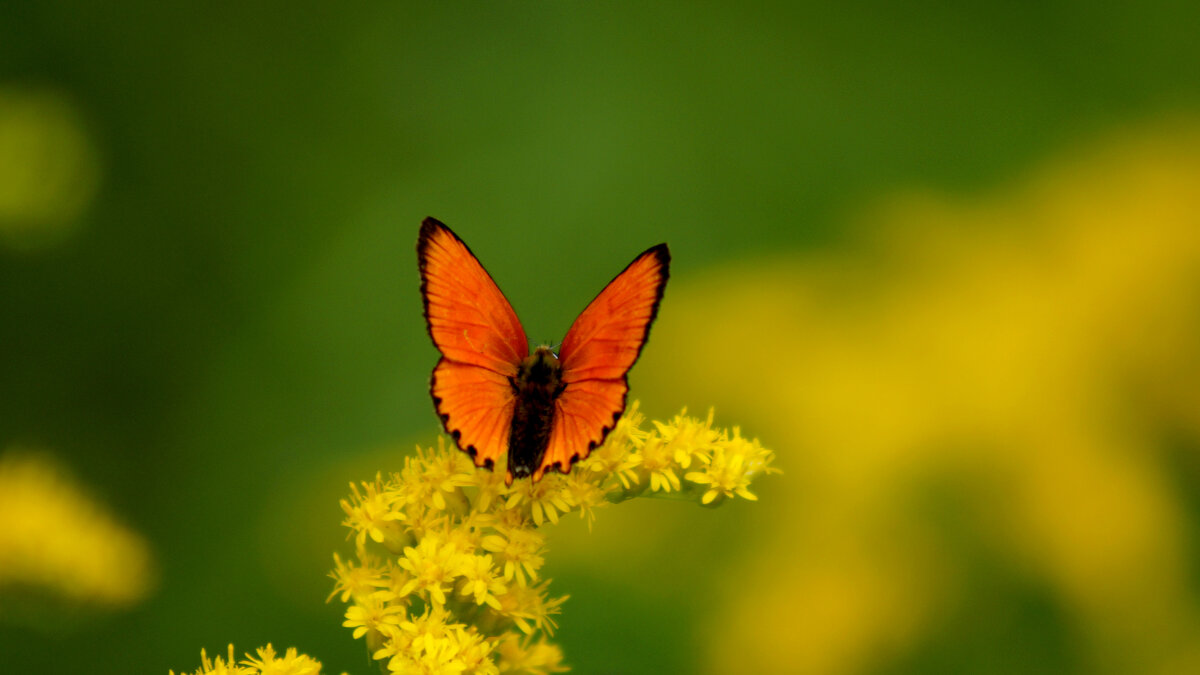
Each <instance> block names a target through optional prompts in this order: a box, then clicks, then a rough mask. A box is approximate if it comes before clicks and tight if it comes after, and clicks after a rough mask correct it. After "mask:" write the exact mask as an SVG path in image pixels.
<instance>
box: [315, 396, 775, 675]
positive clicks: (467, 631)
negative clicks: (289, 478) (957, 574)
mask: <svg viewBox="0 0 1200 675" xmlns="http://www.w3.org/2000/svg"><path fill="white" fill-rule="evenodd" d="M642 422H643V418H642V416H641V414H640V413H639V412H638V404H637V402H636V401H634V402H633V403H632V404H631V405H630V406H629V410H628V411H627V412H626V414H625V416H624V417H623V418H622V419H621V420H620V421H619V422H618V424H617V426H616V428H615V429H614V430H613V432H612V433H611V434H609V437H608V439H607V441H606V442H605V443H604V444H603V445H602V446H600V447H598V448H596V449H595V450H594V451H593V452H592V454H591V456H589V457H588V458H587V459H585V460H584V461H581V462H579V463H578V464H577V465H576V466H574V467H572V471H571V472H570V473H569V474H566V475H563V474H558V473H549V474H547V475H545V476H544V477H543V478H542V480H541V481H539V482H538V483H533V482H532V481H518V482H516V483H515V484H513V485H512V486H508V485H506V484H505V481H504V474H503V472H501V471H496V472H492V471H483V470H476V469H475V467H474V465H473V464H471V462H470V460H469V459H467V457H466V456H465V455H464V454H462V453H461V452H459V451H458V450H457V449H455V448H448V447H447V446H446V444H445V443H444V441H442V440H439V441H438V445H437V447H436V449H435V448H429V449H428V450H425V449H420V448H418V451H417V453H416V455H415V456H414V457H409V458H407V459H406V460H405V466H404V469H403V470H402V471H400V472H399V473H396V474H393V475H392V476H391V477H390V478H389V479H388V480H387V481H386V482H385V481H383V480H382V479H380V478H379V477H376V480H375V482H374V483H364V484H363V486H362V488H363V489H362V490H361V491H360V490H359V489H357V488H354V493H353V495H352V497H351V499H350V500H349V501H346V502H343V509H345V510H346V512H347V514H348V516H350V517H348V518H347V520H346V525H347V526H348V527H350V528H351V529H352V530H353V531H354V533H355V534H356V543H357V546H356V552H357V554H358V557H359V564H358V565H357V566H355V565H354V564H353V563H344V562H343V561H342V560H341V558H340V557H335V558H334V567H335V569H334V572H333V575H332V576H333V577H334V579H335V580H336V583H335V587H334V592H333V594H332V595H331V596H330V597H331V598H332V597H333V596H334V595H339V594H340V597H341V598H342V600H343V601H346V600H350V601H351V602H353V603H354V606H352V607H350V608H349V609H348V611H347V612H346V621H345V625H346V626H347V627H348V628H353V629H354V636H355V637H356V638H357V637H362V636H364V635H365V636H366V637H367V644H368V647H369V651H370V653H371V655H372V657H373V658H374V659H376V660H377V661H386V663H387V668H388V670H389V671H390V672H393V673H422V674H427V673H453V674H455V675H459V674H463V675H466V674H471V675H499V674H500V673H514V674H515V673H525V674H532V675H540V674H549V673H559V672H564V671H565V670H566V668H565V667H564V666H563V665H562V652H561V651H560V650H559V649H558V647H556V646H554V645H552V644H549V643H547V642H545V640H544V639H540V637H539V636H552V635H553V634H554V630H555V629H556V628H557V627H558V624H557V622H556V620H555V617H557V616H558V615H559V614H560V613H561V612H562V604H563V603H564V602H566V600H567V596H560V597H552V596H551V595H550V590H549V589H550V582H549V581H548V580H545V581H539V572H540V570H541V568H542V565H543V564H544V563H545V557H544V554H545V542H546V539H545V535H544V534H543V533H542V532H541V531H540V530H539V528H540V527H543V526H547V525H552V524H556V523H558V521H559V519H560V518H561V516H562V515H564V514H567V513H570V512H572V511H574V510H578V511H579V514H580V517H582V518H585V519H587V520H588V524H589V526H590V525H591V522H592V520H593V519H594V518H595V512H596V509H597V508H598V507H601V506H605V505H608V504H609V503H612V502H619V501H622V500H625V499H629V498H631V497H634V496H637V495H638V494H640V493H641V492H643V491H644V490H645V489H646V487H650V492H649V493H648V494H650V495H651V496H654V495H656V494H666V493H670V495H671V496H672V497H675V498H682V499H689V500H695V501H696V502H699V503H703V504H716V503H717V502H718V501H719V500H718V499H717V497H718V496H724V495H726V493H727V492H728V495H727V496H741V497H744V498H748V499H753V498H754V495H753V493H751V492H750V491H749V489H748V486H749V484H750V481H751V480H752V479H753V478H754V477H755V476H756V475H758V474H760V473H770V472H772V471H774V469H773V468H771V467H770V463H771V462H772V460H773V455H771V454H770V453H769V452H767V451H765V450H762V448H761V446H759V445H758V443H757V442H756V441H755V442H750V441H745V440H744V439H742V438H741V437H740V435H738V433H737V431H736V430H735V431H734V434H733V437H732V438H731V437H730V436H729V435H728V434H727V433H726V432H725V431H723V430H719V429H714V428H713V426H712V414H711V413H710V414H709V417H708V419H707V420H706V421H700V420H695V419H692V418H689V417H686V416H685V415H682V414H681V415H679V416H676V417H675V418H674V419H673V420H671V421H670V422H667V423H656V425H655V429H654V430H653V431H646V430H644V429H642V426H641V425H642ZM697 464H700V465H702V466H701V467H700V469H701V470H696V471H692V472H690V473H689V474H688V476H689V482H688V483H687V484H686V485H685V484H684V483H683V482H682V481H681V480H680V478H679V474H680V472H682V471H685V470H686V469H687V468H688V467H691V468H692V469H697ZM693 475H694V477H695V480H692V477H693ZM702 488H707V490H708V492H705V493H704V495H703V496H702V495H701V489H702ZM709 492H711V493H712V496H708V493H709ZM397 531H402V532H403V537H404V539H403V540H404V541H407V543H406V544H405V545H404V546H401V547H397V543H398V542H400V541H402V539H401V537H398V536H396V532H397ZM368 539H369V540H370V541H374V542H379V543H382V544H383V545H384V547H385V548H387V549H388V551H389V554H388V555H382V556H380V555H378V554H377V553H376V552H375V551H374V550H373V551H367V550H366V548H365V546H366V543H367V541H368ZM381 560H382V561H381ZM379 589H382V590H379ZM449 591H454V592H453V593H450V592H449Z"/></svg>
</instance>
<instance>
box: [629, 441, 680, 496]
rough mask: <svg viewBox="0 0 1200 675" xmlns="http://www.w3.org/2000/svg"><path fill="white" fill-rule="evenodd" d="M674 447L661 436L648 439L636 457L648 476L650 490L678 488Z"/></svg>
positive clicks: (666, 490)
mask: <svg viewBox="0 0 1200 675" xmlns="http://www.w3.org/2000/svg"><path fill="white" fill-rule="evenodd" d="M675 450H676V448H673V447H671V445H669V444H668V443H666V442H665V440H664V439H663V438H662V437H661V436H654V437H651V438H650V439H648V440H647V441H646V443H645V445H643V446H642V450H641V452H639V453H638V455H637V456H638V457H639V458H640V460H641V468H642V471H643V472H645V473H646V474H648V475H649V476H650V491H651V492H659V491H662V492H670V491H671V490H678V489H679V488H680V482H679V476H678V475H677V474H676V473H675V468H676V467H677V466H678V464H677V463H676V461H675Z"/></svg>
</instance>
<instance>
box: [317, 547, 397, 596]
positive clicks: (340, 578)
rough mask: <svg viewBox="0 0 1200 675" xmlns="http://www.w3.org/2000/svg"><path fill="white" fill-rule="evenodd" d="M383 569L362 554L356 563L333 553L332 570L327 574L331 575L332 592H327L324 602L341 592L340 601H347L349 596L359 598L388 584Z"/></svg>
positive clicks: (372, 559) (373, 560)
mask: <svg viewBox="0 0 1200 675" xmlns="http://www.w3.org/2000/svg"><path fill="white" fill-rule="evenodd" d="M385 574H386V573H385V571H384V570H383V569H380V568H379V567H377V566H376V561H375V559H374V558H372V557H369V556H364V557H363V558H362V560H361V561H360V563H359V564H358V565H355V564H354V562H353V561H351V562H346V563H343V562H342V558H341V556H339V555H338V554H336V553H334V554H333V571H332V572H330V573H329V576H331V577H333V579H334V582H335V583H334V585H333V592H331V593H330V594H329V598H327V599H326V602H328V601H329V600H332V599H333V596H335V595H338V594H339V593H340V594H341V600H342V602H346V601H348V600H349V599H350V598H352V597H353V598H360V597H363V596H366V595H370V594H371V593H374V592H375V591H377V590H379V589H380V588H386V587H387V586H388V580H387V578H385Z"/></svg>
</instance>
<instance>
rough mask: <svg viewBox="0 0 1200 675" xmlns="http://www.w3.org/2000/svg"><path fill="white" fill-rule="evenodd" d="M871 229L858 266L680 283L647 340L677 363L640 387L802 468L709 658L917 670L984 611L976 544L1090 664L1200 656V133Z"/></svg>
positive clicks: (1107, 151) (935, 204) (818, 263)
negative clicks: (706, 407)
mask: <svg viewBox="0 0 1200 675" xmlns="http://www.w3.org/2000/svg"><path fill="white" fill-rule="evenodd" d="M862 221H863V222H862V228H861V232H862V234H863V237H862V242H861V244H860V245H858V246H855V247H853V248H852V250H847V251H841V252H837V253H834V254H830V253H828V252H826V253H825V254H813V253H808V254H805V255H803V256H800V255H796V256H779V257H776V258H772V259H768V260H755V261H748V262H746V263H744V264H741V265H738V266H736V267H733V268H730V269H727V270H725V271H724V272H723V273H720V274H716V275H712V276H710V277H709V278H707V279H706V280H705V281H704V282H703V283H702V284H693V285H691V286H687V285H685V284H680V285H679V286H676V287H675V289H674V292H673V293H672V295H671V297H670V298H669V299H668V302H667V304H666V309H664V311H663V314H662V317H661V318H660V323H659V325H658V326H657V327H656V338H657V339H658V340H659V344H671V345H672V347H673V348H674V349H675V350H677V351H676V353H675V355H674V359H673V363H676V364H679V367H678V368H669V369H664V368H663V366H662V364H663V363H664V362H663V361H662V360H661V359H660V360H658V361H656V362H648V363H647V364H646V366H645V368H646V369H647V370H650V371H651V372H649V373H647V374H644V375H643V377H642V379H641V380H640V382H641V383H645V384H646V388H647V389H650V390H651V391H650V393H649V394H648V397H651V398H654V397H657V396H662V395H665V394H657V395H656V394H655V392H654V391H653V390H654V388H655V387H658V388H660V389H662V388H665V387H668V386H669V387H671V388H672V391H686V392H688V394H689V395H690V396H693V397H695V399H696V400H700V401H705V402H712V403H713V404H715V405H716V406H717V407H719V408H721V409H722V410H723V411H726V412H727V413H728V414H730V415H731V416H733V417H736V418H739V419H741V420H743V422H744V423H745V424H746V425H748V426H753V427H754V428H755V429H756V431H757V432H759V433H760V434H761V435H762V437H763V438H765V439H768V440H769V442H770V444H771V445H772V446H773V447H775V448H777V449H778V451H779V455H780V460H781V462H783V463H785V464H786V465H787V466H788V467H789V471H788V473H787V474H786V475H785V477H784V478H783V480H785V481H787V482H788V485H787V487H786V488H784V489H781V490H778V491H777V492H773V493H772V495H771V497H772V498H775V499H781V500H784V501H785V502H786V503H784V504H782V505H781V506H780V507H776V508H782V512H781V513H780V514H779V521H778V522H779V528H778V531H777V532H776V534H775V536H774V540H773V541H772V542H770V543H768V544H766V546H765V548H763V549H762V550H760V551H758V552H757V554H756V555H757V556H761V559H760V560H748V561H747V562H746V563H745V568H744V570H743V572H742V573H741V574H735V575H733V578H736V579H737V580H738V585H739V586H738V587H739V589H742V590H741V592H738V593H736V594H735V593H731V594H730V596H729V597H730V599H729V600H728V603H727V606H726V607H725V608H724V609H723V610H721V611H719V612H718V613H717V615H718V616H720V620H719V623H718V624H715V625H714V627H713V633H712V636H711V639H710V640H709V641H708V642H707V644H710V645H711V652H712V653H711V654H710V657H709V658H708V659H704V660H702V662H704V663H708V664H711V665H712V671H713V672H796V673H857V672H865V671H869V670H871V669H872V668H873V667H875V666H878V665H880V664H884V663H889V662H893V661H896V660H898V659H899V660H902V659H903V658H904V657H905V655H906V654H911V653H913V652H914V651H915V650H916V649H917V646H918V645H919V644H920V643H921V641H922V640H924V639H928V638H929V636H930V634H931V632H932V631H934V630H935V625H937V624H938V622H942V625H943V626H944V625H945V622H946V621H947V617H958V618H957V619H950V621H951V622H953V621H970V620H971V618H970V617H971V616H972V615H973V614H974V613H976V612H977V611H978V610H979V609H980V607H978V606H977V605H976V604H975V603H980V602H988V600H987V599H980V598H976V597H973V596H972V595H971V592H972V591H971V588H970V586H969V585H968V584H965V583H964V582H963V579H964V577H965V576H966V575H968V574H969V573H971V570H972V569H974V568H978V567H979V566H980V562H979V560H978V559H975V558H972V555H978V554H972V555H967V554H964V553H963V552H962V551H963V549H964V547H967V546H973V547H975V550H982V551H984V552H985V554H984V555H985V558H986V559H988V560H991V561H993V562H991V563H987V564H986V565H984V569H990V567H989V566H999V567H1001V568H1005V569H1011V570H1016V571H1017V572H1016V573H1018V574H1021V575H1026V576H1028V577H1029V578H1031V579H1034V580H1036V581H1035V583H1037V584H1038V585H1039V587H1045V588H1047V589H1048V592H1049V594H1050V595H1051V599H1052V602H1054V603H1056V604H1057V605H1058V607H1059V608H1060V611H1061V613H1062V616H1063V617H1065V620H1067V621H1069V628H1064V629H1063V630H1064V631H1065V632H1068V633H1069V634H1071V635H1076V636H1078V637H1079V638H1080V644H1079V645H1072V647H1071V648H1070V649H1072V650H1076V649H1078V650H1081V651H1080V654H1081V658H1083V659H1085V661H1084V662H1085V663H1091V662H1097V663H1099V662H1103V663H1106V664H1107V666H1108V667H1111V668H1114V669H1115V670H1117V671H1121V670H1127V669H1129V668H1133V669H1134V670H1138V671H1141V672H1145V671H1147V670H1157V669H1162V670H1164V671H1165V670H1169V669H1170V668H1171V667H1172V666H1171V665H1170V664H1172V663H1177V662H1180V661H1189V662H1190V661H1191V660H1194V655H1191V656H1189V655H1188V654H1186V653H1185V652H1184V651H1180V650H1182V649H1184V646H1185V645H1188V644H1196V643H1197V640H1200V612H1198V609H1200V607H1198V606H1197V602H1196V600H1195V599H1194V597H1192V593H1191V590H1192V589H1191V588H1190V583H1191V581H1190V580H1189V578H1188V574H1189V568H1191V567H1194V566H1195V564H1196V561H1195V560H1194V559H1189V557H1194V555H1195V553H1194V552H1191V551H1189V546H1188V540H1187V537H1188V532H1189V530H1194V528H1195V527H1196V526H1197V525H1198V523H1196V522H1189V520H1194V519H1195V517H1196V516H1195V514H1191V515H1189V514H1188V513H1187V512H1186V510H1185V504H1184V499H1183V498H1184V495H1182V494H1180V492H1179V487H1178V485H1177V483H1176V481H1175V480H1174V479H1173V477H1172V476H1171V475H1170V471H1171V469H1170V468H1169V466H1168V464H1167V456H1166V452H1165V449H1164V442H1163V440H1162V439H1163V436H1164V435H1165V433H1166V432H1167V431H1168V430H1171V431H1175V432H1176V433H1177V432H1178V430H1180V429H1182V430H1184V431H1185V433H1186V434H1190V435H1191V437H1192V438H1195V437H1198V436H1200V126H1198V125H1196V124H1193V123H1190V122H1184V123H1180V122H1175V123H1172V124H1164V125H1160V126H1158V127H1155V128H1150V129H1146V130H1140V131H1135V132H1134V133H1129V134H1125V135H1121V136H1119V137H1117V138H1115V139H1113V140H1110V141H1109V142H1107V143H1105V144H1103V145H1101V146H1100V147H1098V148H1089V149H1084V150H1082V151H1079V152H1077V154H1075V155H1074V156H1072V157H1069V158H1067V159H1066V160H1062V161H1059V162H1057V163H1054V164H1052V165H1050V166H1048V167H1046V168H1043V169H1040V170H1038V171H1036V172H1035V173H1034V174H1033V176H1032V177H1030V178H1027V179H1024V180H1021V181H1019V182H1017V183H1015V184H1013V185H1010V186H1008V187H1006V188H1005V189H1003V190H1000V191H998V192H997V193H996V194H992V195H988V196H985V197H981V198H979V199H975V200H966V199H953V198H949V197H945V196H939V195H931V194H913V195H908V196H905V197H902V198H899V199H896V200H894V201H892V202H891V203H889V204H887V205H886V206H884V207H883V208H880V209H876V210H874V211H872V212H870V213H868V214H867V215H866V216H864V217H863V219H862ZM713 316H718V317H721V321H718V322H714V321H711V320H710V317H713ZM697 325H704V326H706V329H705V330H703V331H698V330H695V329H694V326H697ZM747 350H750V351H751V352H752V353H753V354H754V355H755V361H756V362H757V363H759V364H760V366H761V367H754V368H747V367H745V360H744V356H745V354H746V353H747ZM722 355H724V356H723V358H725V359H727V360H728V362H722V361H721V360H720V359H721V358H722ZM714 358H716V359H717V362H716V363H715V364H714V365H713V367H710V368H705V369H702V370H701V369H695V368H692V367H691V364H694V363H702V362H712V361H713V360H714ZM655 368H658V370H657V371H655V370H654V369H655ZM931 485H937V486H947V485H948V486H949V490H950V492H951V493H954V494H958V495H965V496H964V497H963V502H964V504H965V506H963V507H962V508H958V506H959V505H957V503H955V505H953V506H952V507H951V508H949V509H945V508H943V511H949V513H947V514H944V515H945V517H947V518H951V519H959V520H960V521H961V523H962V524H961V528H960V530H961V531H953V528H951V529H947V526H946V525H945V524H943V523H940V522H938V520H937V518H935V517H932V516H931V515H930V507H929V506H928V502H929V501H930V500H931V499H933V497H931V496H930V495H931V494H932V493H931V490H933V488H931V487H930V486H931ZM935 511H936V509H935ZM964 542H967V543H964ZM764 561H765V562H764ZM975 573H976V574H979V572H977V571H976V572H975ZM987 573H988V572H984V574H987ZM731 626H732V627H731ZM764 631H766V633H765V634H766V635H769V636H770V637H761V636H763V635H764Z"/></svg>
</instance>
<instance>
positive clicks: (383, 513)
mask: <svg viewBox="0 0 1200 675" xmlns="http://www.w3.org/2000/svg"><path fill="white" fill-rule="evenodd" d="M362 486H363V492H359V490H358V486H357V485H355V484H353V483H351V484H350V491H351V493H352V494H351V497H350V499H349V500H346V499H343V500H342V502H341V504H342V510H343V511H345V512H346V520H344V521H342V524H343V525H345V526H346V527H349V528H350V529H351V530H353V531H354V533H355V540H354V541H355V544H356V545H357V546H358V548H359V550H362V548H363V547H364V546H365V545H366V540H367V537H368V536H369V537H370V538H371V540H372V541H374V542H376V543H379V544H384V545H385V546H387V547H388V550H394V549H395V548H396V547H397V546H399V545H400V543H401V542H403V540H404V529H403V528H402V527H401V526H400V525H399V523H397V522H396V521H399V520H404V518H405V514H404V512H403V511H399V510H394V509H393V508H392V503H393V502H394V501H395V499H396V496H395V494H394V493H392V492H390V491H387V490H384V488H383V479H382V477H380V476H378V475H376V476H375V482H373V483H366V482H364V483H363V484H362ZM364 493H365V494H364Z"/></svg>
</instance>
